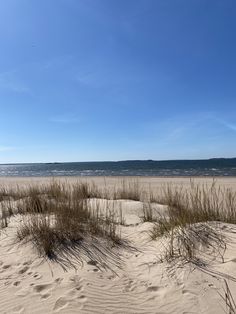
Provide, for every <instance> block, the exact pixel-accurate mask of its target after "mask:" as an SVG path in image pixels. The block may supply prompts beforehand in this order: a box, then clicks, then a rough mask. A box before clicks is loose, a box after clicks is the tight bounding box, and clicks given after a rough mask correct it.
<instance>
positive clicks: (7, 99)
mask: <svg viewBox="0 0 236 314" xmlns="http://www.w3.org/2000/svg"><path fill="white" fill-rule="evenodd" d="M235 144H236V2H235V0H40V1H38V0H21V1H19V0H6V1H4V0H0V163H8V162H9V163H10V162H50V161H92V160H94V161H96V160H124V159H157V160H158V159H182V158H188V159H192V158H193V159H195V158H209V157H234V156H236V145H235Z"/></svg>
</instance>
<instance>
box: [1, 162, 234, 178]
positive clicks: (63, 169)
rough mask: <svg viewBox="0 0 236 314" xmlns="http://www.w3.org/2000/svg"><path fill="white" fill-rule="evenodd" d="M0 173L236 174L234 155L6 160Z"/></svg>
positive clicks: (66, 174)
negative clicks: (41, 160)
mask: <svg viewBox="0 0 236 314" xmlns="http://www.w3.org/2000/svg"><path fill="white" fill-rule="evenodd" d="M0 176H12V177H33V176H39V177H46V176H188V177H190V176H236V158H230V159H224V158H219V159H208V160H175V161H174V160H173V161H153V160H146V161H139V160H133V161H119V162H73V163H46V164H45V163H44V164H43V163H34V164H8V165H0Z"/></svg>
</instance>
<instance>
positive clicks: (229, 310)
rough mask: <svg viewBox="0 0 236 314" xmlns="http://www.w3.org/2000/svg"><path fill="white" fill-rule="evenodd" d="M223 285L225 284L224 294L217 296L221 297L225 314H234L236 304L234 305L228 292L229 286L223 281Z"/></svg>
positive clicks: (232, 298)
mask: <svg viewBox="0 0 236 314" xmlns="http://www.w3.org/2000/svg"><path fill="white" fill-rule="evenodd" d="M224 284H225V287H224V294H223V295H222V294H221V293H219V295H220V296H221V298H222V299H223V300H224V302H225V306H226V310H225V313H227V314H236V303H235V300H234V297H233V295H232V293H231V291H230V288H229V285H228V283H227V281H226V280H225V279H224Z"/></svg>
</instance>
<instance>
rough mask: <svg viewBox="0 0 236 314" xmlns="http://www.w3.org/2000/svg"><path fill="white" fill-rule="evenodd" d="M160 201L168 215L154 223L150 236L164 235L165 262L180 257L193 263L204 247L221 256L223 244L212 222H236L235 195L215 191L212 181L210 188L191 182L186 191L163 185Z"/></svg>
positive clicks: (224, 191)
mask: <svg viewBox="0 0 236 314" xmlns="http://www.w3.org/2000/svg"><path fill="white" fill-rule="evenodd" d="M162 202H163V203H164V204H167V205H168V212H167V213H166V215H163V216H162V217H160V219H159V220H158V221H157V222H156V223H155V225H154V228H153V230H152V232H151V237H152V238H153V239H156V238H157V237H161V236H164V235H166V236H167V238H168V239H169V244H168V245H167V250H166V258H167V259H170V258H173V257H184V258H185V259H186V260H188V261H192V262H194V263H195V262H196V254H197V253H199V251H200V250H201V249H202V248H204V247H208V248H210V249H211V252H213V251H214V252H215V253H216V254H222V253H221V252H223V251H224V249H225V242H224V238H223V237H222V234H221V231H220V229H219V228H218V224H217V223H216V222H219V221H221V222H226V223H233V224H235V223H236V194H235V193H233V192H232V191H231V190H230V189H226V190H224V189H221V188H219V187H218V188H217V186H216V182H215V181H213V183H212V185H211V186H210V187H209V186H206V185H202V186H199V185H195V184H194V182H193V181H192V182H191V186H190V189H183V187H180V188H176V187H173V186H172V185H167V186H165V187H164V188H163V197H162ZM199 262H200V263H202V262H203V261H199Z"/></svg>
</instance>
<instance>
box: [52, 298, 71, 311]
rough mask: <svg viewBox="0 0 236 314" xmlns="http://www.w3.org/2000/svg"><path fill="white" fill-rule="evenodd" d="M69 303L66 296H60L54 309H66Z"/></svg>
mask: <svg viewBox="0 0 236 314" xmlns="http://www.w3.org/2000/svg"><path fill="white" fill-rule="evenodd" d="M67 305H68V300H67V299H66V298H64V297H60V298H59V299H57V301H56V303H55V305H54V308H53V310H54V311H56V312H58V311H60V310H62V309H64V308H65V307H67Z"/></svg>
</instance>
